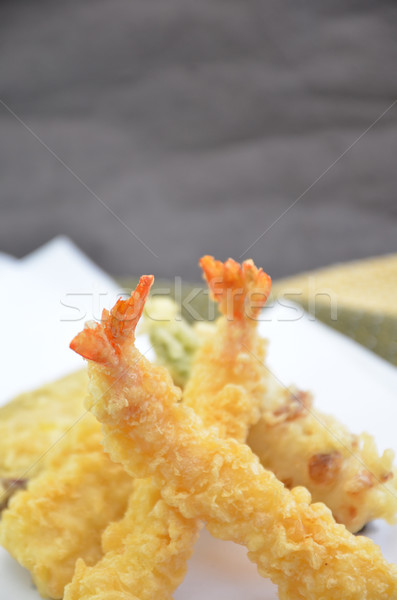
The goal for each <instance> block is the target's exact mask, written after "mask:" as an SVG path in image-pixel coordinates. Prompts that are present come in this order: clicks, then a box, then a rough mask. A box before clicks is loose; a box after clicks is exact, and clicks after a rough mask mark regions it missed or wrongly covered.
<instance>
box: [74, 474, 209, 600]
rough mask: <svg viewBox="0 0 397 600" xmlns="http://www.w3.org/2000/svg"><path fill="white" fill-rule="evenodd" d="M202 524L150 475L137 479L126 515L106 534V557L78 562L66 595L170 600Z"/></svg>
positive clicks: (98, 599)
mask: <svg viewBox="0 0 397 600" xmlns="http://www.w3.org/2000/svg"><path fill="white" fill-rule="evenodd" d="M199 529H200V521H198V520H197V519H185V518H184V517H183V516H182V515H181V513H180V512H179V511H178V510H176V509H174V508H171V507H170V506H168V505H167V504H166V503H165V502H164V500H162V499H161V495H160V488H159V486H158V485H156V484H154V483H153V481H152V480H151V479H141V480H136V481H135V491H134V492H133V494H132V495H131V497H130V501H129V506H128V509H127V512H126V514H125V515H124V517H123V518H122V519H121V520H120V521H118V522H116V523H111V524H110V525H109V526H108V527H107V529H106V530H105V532H104V534H103V539H102V545H103V552H104V556H103V558H102V559H101V560H100V561H99V562H98V563H97V565H96V566H94V567H91V568H90V567H89V566H88V565H87V564H86V563H85V562H84V561H83V560H82V559H79V560H78V561H77V564H76V571H75V574H74V577H73V581H72V583H70V584H69V585H68V586H67V587H66V589H65V596H64V599H65V600H88V599H89V600H116V599H117V600H133V599H135V598H139V600H153V599H154V598H161V600H170V599H171V597H172V596H171V594H172V592H173V591H174V590H175V589H176V588H177V587H178V585H179V584H180V583H181V581H182V580H183V578H184V576H185V573H186V564H187V560H188V559H189V558H190V556H191V553H192V548H193V544H194V542H195V540H196V538H197V535H198V532H199Z"/></svg>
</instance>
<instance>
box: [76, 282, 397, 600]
mask: <svg viewBox="0 0 397 600" xmlns="http://www.w3.org/2000/svg"><path fill="white" fill-rule="evenodd" d="M151 282H152V278H151V277H148V276H146V277H142V278H141V281H140V285H139V286H138V288H137V291H136V292H135V294H134V295H133V296H132V297H131V299H130V301H125V302H126V304H125V305H120V304H119V305H118V306H117V305H116V307H115V309H114V311H112V313H111V314H110V315H107V316H108V319H107V320H106V322H105V323H104V324H101V325H99V324H97V325H96V326H93V327H89V328H86V329H84V330H83V332H81V333H80V334H79V335H78V336H76V338H75V339H74V340H73V342H72V344H71V347H72V348H73V349H74V350H76V351H77V352H79V353H80V354H81V355H82V356H84V357H86V358H88V359H89V360H90V363H89V374H90V392H91V400H90V403H91V410H92V412H93V413H94V414H95V416H96V417H97V418H98V420H99V421H100V422H102V423H103V424H104V433H105V441H104V443H105V445H106V448H107V450H108V451H109V453H110V454H111V456H112V457H113V459H114V460H115V461H119V462H121V463H122V464H124V466H125V468H126V470H127V471H128V472H129V473H130V474H131V475H133V476H136V477H145V476H153V477H154V478H155V479H157V480H158V481H159V482H160V483H161V485H162V495H163V498H164V499H165V500H166V502H167V503H168V504H169V505H170V506H175V507H177V508H178V509H179V510H180V511H181V513H182V515H184V516H185V518H201V519H204V520H206V521H207V526H208V528H209V530H210V531H211V532H212V533H213V534H214V535H215V536H217V537H219V538H222V539H228V540H233V541H235V542H237V543H240V544H244V545H245V546H246V547H247V548H248V551H249V552H248V555H249V557H250V558H251V560H253V561H254V562H256V564H257V565H258V570H259V572H260V574H261V575H263V576H265V577H270V578H271V579H272V581H273V582H274V583H276V584H277V585H278V586H279V597H280V599H281V600H285V599H293V600H320V599H321V600H335V598H343V599H344V600H363V599H366V600H397V568H396V567H395V566H393V565H390V564H388V563H387V562H386V561H385V560H384V558H383V557H382V555H381V552H380V549H379V548H378V547H377V546H376V545H375V544H374V543H373V542H371V540H369V539H367V538H365V537H363V536H357V537H354V536H353V535H352V534H350V533H349V532H348V530H347V529H346V528H345V527H344V526H343V525H338V524H336V523H335V521H334V520H333V518H332V515H331V512H330V510H329V509H328V508H327V507H326V506H325V505H323V504H321V503H317V504H310V494H309V493H308V492H307V491H306V490H305V489H304V488H295V489H294V490H292V491H289V490H288V489H286V488H285V487H284V485H283V484H282V483H281V482H280V481H278V480H277V479H276V477H275V476H274V475H273V474H272V473H271V472H269V471H267V470H265V469H264V468H263V467H262V466H261V465H260V463H259V460H258V458H257V457H256V456H255V455H254V454H253V453H252V451H251V450H250V448H249V447H248V446H246V445H244V444H241V443H239V442H237V441H235V440H232V439H227V440H222V439H220V438H219V437H218V435H216V432H215V431H214V430H209V429H206V428H205V427H204V426H203V424H202V421H201V420H200V418H199V417H198V416H197V415H196V414H195V413H194V411H193V410H192V409H191V408H190V407H188V406H186V405H184V404H183V403H180V402H179V399H180V391H179V389H177V388H175V387H174V385H173V383H172V380H171V377H170V375H169V373H168V372H167V371H166V370H165V369H164V368H162V367H155V366H153V365H152V364H150V363H149V362H148V361H147V360H146V359H145V358H144V357H143V356H141V355H140V354H139V352H138V350H137V349H136V348H135V347H134V346H133V345H132V344H131V343H130V340H131V339H133V337H132V335H131V334H132V333H133V331H134V329H135V326H136V321H137V319H136V316H137V315H138V314H139V310H140V306H141V305H142V303H143V302H144V300H145V298H146V295H147V293H148V290H149V288H150V285H151ZM129 314H134V315H135V317H134V319H131V318H129V319H127V318H125V316H126V315H129ZM105 316H106V315H105ZM138 318H139V316H138Z"/></svg>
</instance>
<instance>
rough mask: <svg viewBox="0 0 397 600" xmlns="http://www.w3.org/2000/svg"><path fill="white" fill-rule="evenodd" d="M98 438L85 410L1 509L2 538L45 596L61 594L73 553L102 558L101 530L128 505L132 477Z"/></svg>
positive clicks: (92, 561) (89, 559)
mask: <svg viewBox="0 0 397 600" xmlns="http://www.w3.org/2000/svg"><path fill="white" fill-rule="evenodd" d="M101 438H102V434H101V428H100V426H99V424H98V422H97V421H96V420H95V419H94V418H93V417H92V415H91V414H89V413H87V414H86V415H85V416H84V417H83V418H82V419H81V420H80V421H79V422H78V423H77V424H76V425H75V426H74V427H72V428H71V429H70V431H69V432H68V433H67V435H65V436H64V438H63V439H62V440H61V442H59V443H58V444H57V445H56V446H55V447H54V449H53V451H51V452H50V453H49V454H48V455H47V456H48V458H47V464H46V468H45V470H44V471H43V472H42V473H41V474H39V475H38V476H37V477H35V478H33V479H32V480H31V481H30V483H29V484H28V488H27V490H26V491H23V492H20V493H19V494H16V495H15V496H14V497H13V498H12V499H11V501H10V505H9V508H8V509H6V510H5V511H4V512H3V516H2V520H1V522H0V543H1V545H2V546H4V548H6V549H7V550H8V551H9V552H10V554H11V555H12V556H13V557H14V558H16V559H17V560H18V562H19V563H20V564H21V565H23V566H24V567H26V568H27V569H29V571H30V572H31V574H32V577H33V581H34V582H35V584H36V586H37V588H38V590H39V592H40V594H41V595H42V596H44V597H50V598H62V596H63V590H64V586H65V585H66V583H68V582H69V581H70V580H71V579H72V575H73V572H74V567H75V563H76V560H77V558H79V557H83V558H84V560H85V561H86V562H87V564H90V565H92V564H95V563H96V562H97V561H98V560H99V559H100V557H101V556H102V551H101V534H102V532H103V530H104V529H105V527H106V526H107V525H108V523H109V522H110V521H112V520H115V519H120V518H121V517H122V516H123V514H124V512H125V510H126V507H127V502H128V497H129V495H130V493H131V491H132V486H133V481H132V479H131V477H130V476H128V475H127V473H126V472H125V471H124V469H123V468H122V467H121V466H120V465H119V464H116V463H113V462H112V461H111V460H110V458H109V457H108V455H107V454H106V453H105V452H104V451H103V447H102V445H101Z"/></svg>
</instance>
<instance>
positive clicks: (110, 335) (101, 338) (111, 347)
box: [70, 275, 154, 365]
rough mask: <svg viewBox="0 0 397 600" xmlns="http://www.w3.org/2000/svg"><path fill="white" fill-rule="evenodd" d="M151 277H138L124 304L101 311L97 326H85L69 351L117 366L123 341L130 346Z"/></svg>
mask: <svg viewBox="0 0 397 600" xmlns="http://www.w3.org/2000/svg"><path fill="white" fill-rule="evenodd" d="M153 280H154V277H153V275H142V277H141V278H140V280H139V283H138V285H137V287H136V289H135V290H134V291H133V292H132V293H131V296H130V297H129V298H127V300H123V299H122V298H119V300H117V302H116V304H115V305H114V307H113V308H112V309H111V310H110V312H109V311H108V310H106V309H104V310H103V311H102V319H101V322H100V323H93V322H89V323H86V325H85V327H84V329H83V331H81V332H80V333H78V334H77V335H76V336H75V337H74V338H73V340H72V341H71V343H70V348H71V349H72V350H74V351H75V352H77V353H78V354H80V355H81V356H83V357H84V358H87V359H88V360H93V361H95V362H97V363H101V364H112V365H115V364H117V362H118V360H119V357H120V354H121V348H122V346H123V344H124V342H125V341H126V340H128V341H130V342H133V341H134V339H135V329H136V326H137V323H138V321H139V319H140V317H141V315H142V311H143V308H144V306H145V302H146V299H147V297H148V295H149V291H150V288H151V286H152V283H153Z"/></svg>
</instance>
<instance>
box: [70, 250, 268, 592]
mask: <svg viewBox="0 0 397 600" xmlns="http://www.w3.org/2000/svg"><path fill="white" fill-rule="evenodd" d="M207 263H208V261H207ZM207 263H205V262H204V264H203V263H202V264H203V268H204V269H206V266H208V264H207ZM226 264H227V265H228V264H229V263H226ZM225 270H226V273H227V274H228V271H227V267H226V269H225ZM251 270H252V266H251V264H247V265H246V266H245V271H246V274H245V277H246V278H248V277H249V278H250V280H252V276H251ZM237 273H240V269H239V268H238V269H237ZM262 279H263V278H262ZM221 283H222V279H221V280H220V281H219V280H218V285H219V284H221ZM240 283H241V281H240V279H239V278H237V285H240ZM268 288H269V290H270V285H268ZM227 290H230V281H229V279H227V286H226V289H225V292H226V291H227ZM266 298H267V295H266V296H264V297H263V299H262V302H264V301H265V300H266ZM141 308H142V304H141ZM105 317H106V315H105ZM115 324H117V321H116V323H115ZM245 345H248V347H249V348H251V349H252V350H257V351H258V352H259V353H262V352H263V351H264V347H263V344H262V342H261V340H259V339H258V336H257V332H256V321H255V320H252V319H247V318H244V317H243V318H239V319H232V320H229V321H226V320H225V319H221V320H219V321H218V323H217V328H216V330H215V332H214V335H213V336H212V337H211V338H209V339H208V342H207V343H206V344H205V346H203V348H202V349H201V350H200V351H199V353H198V356H197V358H196V360H195V362H194V364H193V367H192V369H193V372H192V377H191V385H190V386H188V388H187V389H185V396H184V400H185V402H186V404H189V405H190V406H191V407H192V408H193V409H195V410H196V412H197V413H198V414H200V415H201V417H202V419H203V421H204V422H205V424H206V426H214V427H216V428H217V431H218V433H219V434H221V435H223V436H224V437H236V438H237V439H239V440H241V441H244V440H245V439H246V436H247V433H248V430H249V427H250V425H252V424H253V423H256V422H257V420H258V418H259V415H260V413H259V409H258V406H259V402H260V398H261V396H262V394H263V390H264V384H263V379H264V372H263V369H261V368H258V363H257V361H256V360H253V359H252V358H250V356H249V355H248V354H247V353H246V350H245ZM226 355H227V359H226ZM205 375H206V376H205ZM136 486H137V487H136V490H135V492H134V494H133V495H132V496H131V498H130V502H129V507H128V510H127V513H126V515H125V516H124V518H123V519H122V520H121V521H120V522H119V523H116V524H111V525H109V527H108V528H107V529H106V530H105V533H104V536H103V550H104V553H105V554H104V557H103V559H102V560H101V561H99V562H98V563H97V564H96V565H95V566H94V567H91V568H89V567H87V566H86V565H85V563H84V562H83V561H82V560H80V561H78V563H77V566H76V572H75V574H74V577H73V580H72V582H71V583H70V585H68V586H67V587H66V589H65V596H64V600H100V599H101V600H107V599H108V600H111V599H114V598H120V600H121V599H123V600H127V599H132V598H136V597H138V598H140V600H151V599H153V598H162V600H167V599H170V598H171V594H172V592H173V591H174V590H175V589H176V588H177V586H178V585H179V584H180V583H181V582H182V580H183V577H184V575H185V572H186V563H187V560H188V558H189V557H190V555H191V552H192V549H193V543H194V541H195V539H196V537H197V535H198V532H199V529H200V528H201V521H200V520H199V519H197V518H196V519H186V518H184V517H183V516H182V515H181V513H180V512H179V510H178V509H177V508H173V507H170V506H167V504H166V503H165V502H164V500H162V499H161V496H160V488H159V482H158V481H154V480H153V479H146V480H136Z"/></svg>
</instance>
